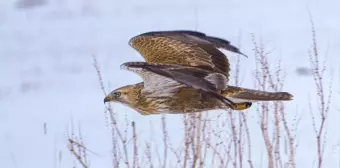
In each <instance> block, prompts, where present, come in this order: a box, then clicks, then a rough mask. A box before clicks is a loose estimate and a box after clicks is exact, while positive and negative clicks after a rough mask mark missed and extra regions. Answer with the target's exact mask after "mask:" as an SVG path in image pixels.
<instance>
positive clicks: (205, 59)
mask: <svg viewBox="0 0 340 168" xmlns="http://www.w3.org/2000/svg"><path fill="white" fill-rule="evenodd" d="M129 45H130V46H131V47H133V48H134V49H136V50H137V51H138V52H139V53H140V54H141V55H142V56H143V57H144V59H145V60H146V62H150V63H159V64H178V65H186V66H195V67H201V68H210V69H212V70H213V71H214V72H218V73H222V74H223V75H225V76H226V79H227V82H228V81H229V76H230V74H229V73H230V64H229V60H228V58H227V57H226V56H225V54H224V53H223V52H221V51H220V50H219V49H218V48H224V49H227V50H231V51H234V52H237V53H241V52H239V50H238V49H237V48H236V47H234V46H232V45H230V42H229V41H227V40H224V39H219V38H216V37H211V36H207V35H205V34H204V33H201V32H195V31H155V32H147V33H143V34H140V35H137V36H135V37H132V38H131V39H130V40H129Z"/></svg>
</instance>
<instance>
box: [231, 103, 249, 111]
mask: <svg viewBox="0 0 340 168" xmlns="http://www.w3.org/2000/svg"><path fill="white" fill-rule="evenodd" d="M251 105H252V103H251V102H245V103H237V104H236V107H235V108H234V110H245V109H248V108H249V107H251Z"/></svg>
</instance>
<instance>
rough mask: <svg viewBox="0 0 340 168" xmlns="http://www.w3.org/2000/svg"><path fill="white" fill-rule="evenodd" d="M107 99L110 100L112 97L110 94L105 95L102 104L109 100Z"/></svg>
mask: <svg viewBox="0 0 340 168" xmlns="http://www.w3.org/2000/svg"><path fill="white" fill-rule="evenodd" d="M109 101H112V97H111V96H106V97H105V98H104V104H105V103H106V102H109Z"/></svg>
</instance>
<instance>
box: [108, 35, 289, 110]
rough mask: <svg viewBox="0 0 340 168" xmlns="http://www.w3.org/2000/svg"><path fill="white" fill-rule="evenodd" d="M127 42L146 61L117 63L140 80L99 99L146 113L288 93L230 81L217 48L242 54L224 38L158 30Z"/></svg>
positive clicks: (238, 104) (237, 105)
mask: <svg viewBox="0 0 340 168" xmlns="http://www.w3.org/2000/svg"><path fill="white" fill-rule="evenodd" d="M129 44H130V46H131V47H133V48H135V49H136V50H137V51H138V52H139V53H140V54H141V55H142V56H143V57H144V59H145V60H146V62H127V63H124V64H122V66H121V68H122V69H126V70H129V71H132V72H135V73H137V74H138V75H140V76H141V77H142V78H143V82H141V83H138V84H135V85H128V86H124V87H121V88H118V89H116V90H114V91H112V92H111V93H110V94H109V95H107V96H106V97H105V99H104V102H109V101H115V102H120V103H123V104H125V105H128V106H129V107H131V108H133V109H135V110H137V111H138V112H140V113H141V114H143V115H147V114H159V113H171V114H176V113H190V112H201V111H209V110H215V109H227V108H231V109H235V110H243V109H247V108H249V107H250V106H251V104H252V103H251V102H254V101H276V100H291V98H292V95H291V94H289V93H286V92H273V93H271V92H264V91H258V90H251V89H246V88H240V87H235V86H229V85H228V81H229V76H230V75H229V73H230V64H229V61H228V59H227V57H226V56H225V55H224V54H223V53H222V52H221V51H220V50H219V48H223V49H226V50H229V51H232V52H236V53H238V54H242V55H244V54H243V53H241V52H240V51H239V49H237V48H236V47H235V46H232V45H231V44H230V42H229V41H227V40H224V39H220V38H217V37H211V36H207V35H205V34H203V33H200V32H195V31H158V32H148V33H143V34H140V35H138V36H135V37H133V38H131V39H130V40H129ZM245 56H246V55H245Z"/></svg>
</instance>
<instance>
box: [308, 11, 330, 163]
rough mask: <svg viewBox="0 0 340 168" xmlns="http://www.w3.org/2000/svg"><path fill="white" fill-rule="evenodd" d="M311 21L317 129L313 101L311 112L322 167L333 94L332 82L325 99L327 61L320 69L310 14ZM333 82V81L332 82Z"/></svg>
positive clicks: (311, 56)
mask: <svg viewBox="0 0 340 168" xmlns="http://www.w3.org/2000/svg"><path fill="white" fill-rule="evenodd" d="M310 18H311V19H310V22H311V28H312V42H313V45H312V50H313V53H311V52H309V60H310V63H311V66H312V69H313V71H314V73H313V78H314V82H315V85H316V89H317V96H318V99H319V103H318V104H320V107H319V114H320V118H321V121H320V126H319V128H318V129H317V128H316V121H315V118H314V115H313V112H312V107H311V103H310V113H311V115H312V119H313V127H314V131H315V134H316V141H317V156H318V168H321V167H322V164H323V150H324V144H323V142H324V141H325V138H326V135H325V132H326V130H325V125H326V122H327V116H328V113H329V104H330V98H331V95H332V92H331V90H332V89H331V86H332V85H331V84H330V92H329V95H328V101H327V102H326V100H325V97H326V96H325V93H324V86H323V82H324V81H323V74H324V72H325V70H326V66H325V63H324V65H323V67H322V68H321V69H320V65H319V54H318V47H317V42H316V41H317V40H316V32H315V28H314V22H313V19H312V17H311V15H310ZM330 83H332V81H331V82H330Z"/></svg>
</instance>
